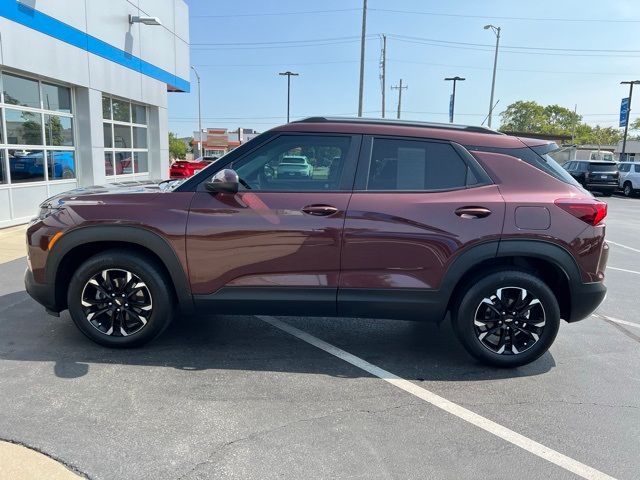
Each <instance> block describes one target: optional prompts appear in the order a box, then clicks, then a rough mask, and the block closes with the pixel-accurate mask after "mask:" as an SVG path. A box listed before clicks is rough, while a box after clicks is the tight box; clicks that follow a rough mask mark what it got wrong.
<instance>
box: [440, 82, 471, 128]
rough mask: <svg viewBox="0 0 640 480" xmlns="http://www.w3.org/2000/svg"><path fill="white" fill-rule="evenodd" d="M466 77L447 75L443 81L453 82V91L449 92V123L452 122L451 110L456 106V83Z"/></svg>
mask: <svg viewBox="0 0 640 480" xmlns="http://www.w3.org/2000/svg"><path fill="white" fill-rule="evenodd" d="M465 80H466V79H465V78H462V77H447V78H445V81H447V82H453V93H452V94H451V100H450V103H449V123H453V112H454V110H455V108H456V83H457V82H464V81H465Z"/></svg>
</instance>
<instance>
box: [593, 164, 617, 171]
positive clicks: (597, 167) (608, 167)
mask: <svg viewBox="0 0 640 480" xmlns="http://www.w3.org/2000/svg"><path fill="white" fill-rule="evenodd" d="M589 171H590V172H615V171H616V165H615V163H591V164H590V165H589Z"/></svg>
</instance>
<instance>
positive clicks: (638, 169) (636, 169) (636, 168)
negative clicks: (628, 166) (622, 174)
mask: <svg viewBox="0 0 640 480" xmlns="http://www.w3.org/2000/svg"><path fill="white" fill-rule="evenodd" d="M633 168H634V170H635V172H636V173H640V165H634V166H633Z"/></svg>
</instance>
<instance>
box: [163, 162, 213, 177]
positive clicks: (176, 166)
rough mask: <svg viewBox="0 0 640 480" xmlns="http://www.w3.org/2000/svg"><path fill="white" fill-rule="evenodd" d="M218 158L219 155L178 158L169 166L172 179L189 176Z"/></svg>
mask: <svg viewBox="0 0 640 480" xmlns="http://www.w3.org/2000/svg"><path fill="white" fill-rule="evenodd" d="M217 159H218V157H200V158H197V159H195V160H177V161H175V162H173V164H171V167H169V177H170V178H172V179H179V178H189V177H191V176H192V175H195V174H196V173H198V172H199V171H200V170H202V169H204V168H205V167H208V166H209V165H211V164H212V163H213V162H215V161H216V160H217Z"/></svg>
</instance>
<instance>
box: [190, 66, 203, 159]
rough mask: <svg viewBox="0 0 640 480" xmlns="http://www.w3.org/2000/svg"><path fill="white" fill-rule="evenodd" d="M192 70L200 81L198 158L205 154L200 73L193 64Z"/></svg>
mask: <svg viewBox="0 0 640 480" xmlns="http://www.w3.org/2000/svg"><path fill="white" fill-rule="evenodd" d="M191 70H193V73H195V74H196V80H197V81H198V136H199V137H200V138H199V143H198V158H200V157H203V156H204V154H203V151H204V149H203V148H202V103H201V101H200V75H198V71H197V70H196V69H195V68H194V66H193V65H191Z"/></svg>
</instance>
